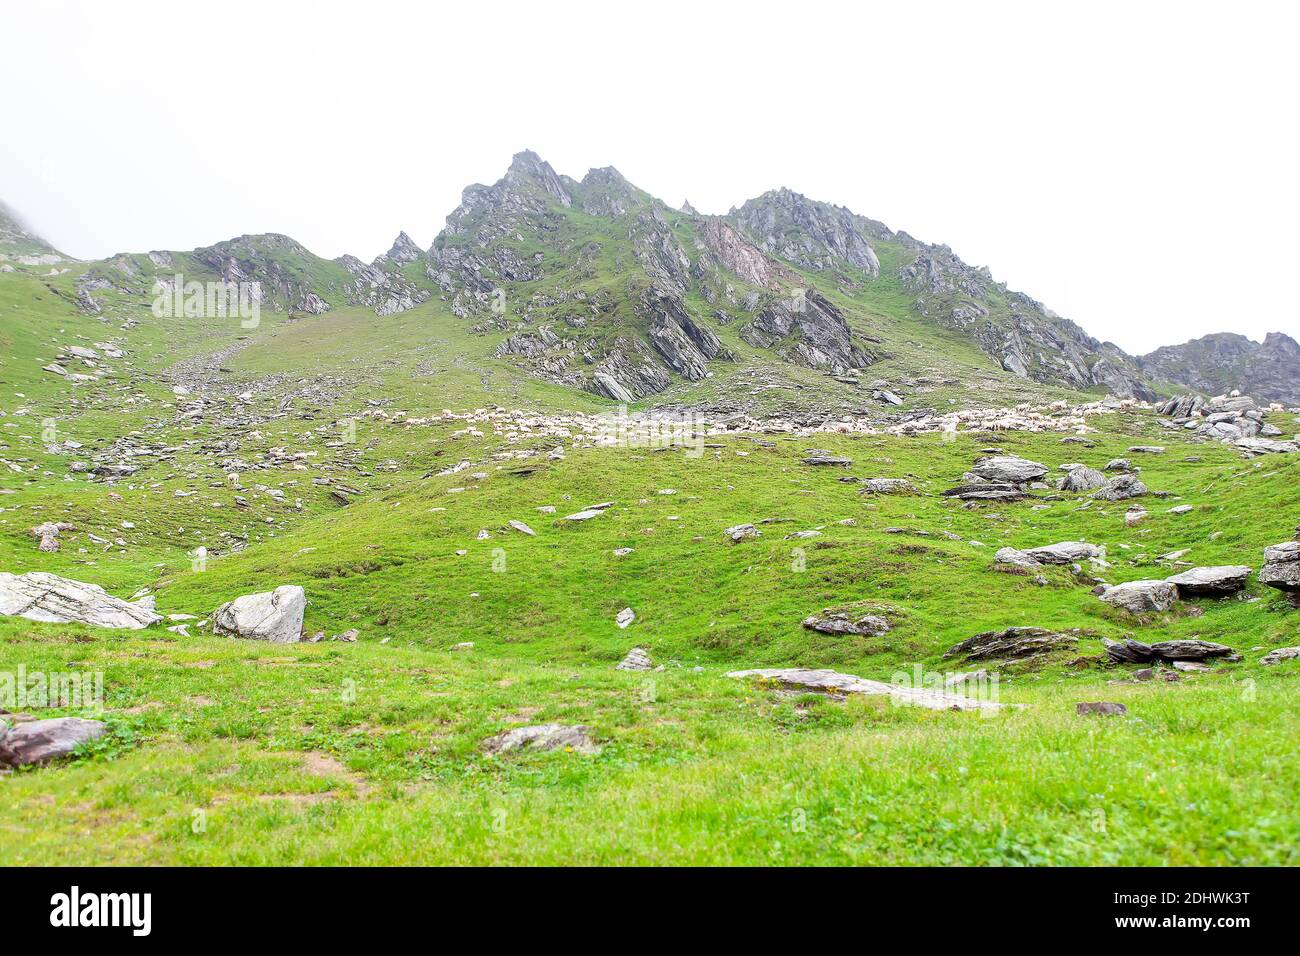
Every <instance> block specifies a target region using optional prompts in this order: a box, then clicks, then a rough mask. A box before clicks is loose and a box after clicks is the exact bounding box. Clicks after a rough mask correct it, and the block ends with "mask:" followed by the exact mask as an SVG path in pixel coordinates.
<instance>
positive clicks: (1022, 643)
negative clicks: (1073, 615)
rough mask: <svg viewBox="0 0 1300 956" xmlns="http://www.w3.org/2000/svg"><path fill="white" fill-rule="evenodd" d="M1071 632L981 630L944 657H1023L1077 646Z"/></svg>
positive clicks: (1025, 629)
mask: <svg viewBox="0 0 1300 956" xmlns="http://www.w3.org/2000/svg"><path fill="white" fill-rule="evenodd" d="M1078 643H1079V639H1078V638H1077V637H1075V636H1074V635H1073V634H1060V633H1057V632H1055V631H1049V630H1048V629H1047V628H1045V627H1008V628H1007V629H1006V630H1002V631H982V632H980V633H979V634H976V635H975V636H974V637H968V638H966V640H964V641H962V642H961V643H959V644H954V645H953V646H952V647H950V648H948V650H946V651H944V652H943V656H944V657H963V658H965V659H966V660H968V661H979V660H993V659H999V660H1003V659H1013V660H1025V659H1027V658H1031V657H1038V656H1040V655H1042V654H1048V653H1051V652H1052V651H1061V650H1067V649H1070V648H1073V647H1076V646H1077V645H1078Z"/></svg>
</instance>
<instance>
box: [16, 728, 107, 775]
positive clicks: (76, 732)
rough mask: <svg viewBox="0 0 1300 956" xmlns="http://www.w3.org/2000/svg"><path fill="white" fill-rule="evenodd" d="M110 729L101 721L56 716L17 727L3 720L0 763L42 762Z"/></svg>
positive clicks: (59, 756) (68, 753)
mask: <svg viewBox="0 0 1300 956" xmlns="http://www.w3.org/2000/svg"><path fill="white" fill-rule="evenodd" d="M107 732H108V726H107V725H106V724H105V723H104V722H103V721H99V720H84V719H82V718H80V717H54V718H51V719H49V720H32V721H28V722H27V723H22V724H19V725H18V726H16V727H7V726H5V725H4V724H3V723H2V722H0V766H5V767H23V766H28V765H37V766H39V765H41V764H46V763H49V762H50V761H52V760H58V759H59V758H61V757H67V756H69V755H70V754H71V753H72V752H73V751H74V750H76V749H77V748H78V747H79V746H81V745H82V744H84V743H86V742H88V741H91V740H97V739H98V738H100V737H102V736H104V734H106V733H107Z"/></svg>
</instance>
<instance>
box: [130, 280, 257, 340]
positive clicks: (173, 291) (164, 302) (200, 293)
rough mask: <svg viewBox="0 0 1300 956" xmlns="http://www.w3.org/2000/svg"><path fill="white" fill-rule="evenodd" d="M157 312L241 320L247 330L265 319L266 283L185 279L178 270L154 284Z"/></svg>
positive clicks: (168, 315) (166, 315)
mask: <svg viewBox="0 0 1300 956" xmlns="http://www.w3.org/2000/svg"><path fill="white" fill-rule="evenodd" d="M153 291H154V300H153V314H154V315H155V316H157V317H158V318H160V319H236V318H237V319H239V325H240V327H241V328H245V329H255V328H257V327H258V325H260V324H261V321H262V283H260V282H197V281H193V280H191V281H189V282H186V281H185V276H183V275H181V274H180V273H177V274H176V275H175V276H173V277H172V278H171V279H158V280H157V281H156V282H154V285H153Z"/></svg>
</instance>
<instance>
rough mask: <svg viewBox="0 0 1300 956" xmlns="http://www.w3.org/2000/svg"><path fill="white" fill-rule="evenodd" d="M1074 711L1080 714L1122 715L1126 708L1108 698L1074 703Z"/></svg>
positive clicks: (1126, 710) (1126, 711) (1125, 712)
mask: <svg viewBox="0 0 1300 956" xmlns="http://www.w3.org/2000/svg"><path fill="white" fill-rule="evenodd" d="M1074 712H1075V713H1076V714H1079V715H1080V716H1087V715H1094V714H1095V715H1098V716H1101V717H1123V716H1124V715H1125V714H1127V713H1128V708H1127V707H1125V706H1124V705H1123V704H1117V703H1115V702H1113V701H1109V700H1095V701H1081V702H1080V703H1077V704H1075V705H1074Z"/></svg>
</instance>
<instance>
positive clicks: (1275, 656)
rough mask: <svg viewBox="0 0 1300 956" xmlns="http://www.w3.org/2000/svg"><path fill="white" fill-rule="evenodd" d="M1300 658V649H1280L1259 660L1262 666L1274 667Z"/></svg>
mask: <svg viewBox="0 0 1300 956" xmlns="http://www.w3.org/2000/svg"><path fill="white" fill-rule="evenodd" d="M1297 658H1300V647H1279V648H1277V649H1276V650H1272V651H1269V652H1268V653H1267V654H1265V655H1264V656H1263V657H1261V658H1260V659H1259V662H1260V663H1261V664H1264V665H1266V666H1272V665H1273V664H1281V663H1282V662H1283V661H1292V660H1296V659H1297Z"/></svg>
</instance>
